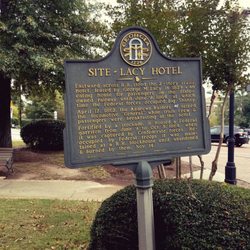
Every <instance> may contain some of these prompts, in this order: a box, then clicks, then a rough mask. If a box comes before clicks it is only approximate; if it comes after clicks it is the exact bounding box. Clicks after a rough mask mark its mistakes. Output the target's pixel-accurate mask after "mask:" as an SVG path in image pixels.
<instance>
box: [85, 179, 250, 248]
mask: <svg viewBox="0 0 250 250" xmlns="http://www.w3.org/2000/svg"><path fill="white" fill-rule="evenodd" d="M153 202H154V219H155V236H156V237H155V239H156V240H155V241H156V249H157V250H162V249H250V226H249V225H250V190H247V189H242V188H237V187H231V186H228V185H225V184H220V183H215V182H206V181H186V180H182V181H176V180H167V181H162V180H160V181H155V183H154V187H153ZM136 211H137V208H136V189H135V188H134V187H133V186H129V187H126V188H125V189H123V190H121V191H119V192H117V193H116V194H114V195H113V196H111V197H110V198H109V199H107V200H105V201H104V202H103V204H102V206H101V207H100V209H99V210H98V212H97V214H96V217H95V220H94V222H93V224H92V229H91V242H90V245H89V250H110V249H112V250H116V249H117V250H136V249H138V236H137V235H138V231H137V212H136Z"/></svg>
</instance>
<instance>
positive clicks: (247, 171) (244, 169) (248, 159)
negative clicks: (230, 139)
mask: <svg viewBox="0 0 250 250" xmlns="http://www.w3.org/2000/svg"><path fill="white" fill-rule="evenodd" d="M217 146H218V143H212V148H211V151H210V153H209V154H207V155H203V156H202V159H203V161H204V162H205V168H206V169H211V165H212V161H213V160H214V157H215V154H216V150H217ZM234 158H235V159H234V162H235V166H236V178H237V179H240V180H243V181H246V182H249V183H250V144H243V145H242V146H241V147H235V153H234ZM182 160H183V161H187V162H188V157H183V158H182ZM192 162H193V164H195V165H198V166H200V161H199V159H198V157H196V156H193V157H192ZM226 163H227V145H226V144H222V147H221V151H220V156H219V161H218V170H217V172H219V173H222V174H223V175H225V166H226Z"/></svg>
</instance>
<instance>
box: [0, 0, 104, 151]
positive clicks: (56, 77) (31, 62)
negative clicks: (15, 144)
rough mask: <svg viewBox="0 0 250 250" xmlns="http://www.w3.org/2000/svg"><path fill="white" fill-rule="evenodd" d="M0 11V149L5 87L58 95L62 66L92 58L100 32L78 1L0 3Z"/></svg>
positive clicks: (7, 139)
mask: <svg viewBox="0 0 250 250" xmlns="http://www.w3.org/2000/svg"><path fill="white" fill-rule="evenodd" d="M0 8H1V18H0V31H1V40H0V107H1V109H0V120H1V123H0V147H10V146H11V136H10V99H11V81H12V84H14V86H19V85H22V90H23V91H24V92H25V93H26V94H30V93H32V92H36V89H37V86H39V85H43V86H44V87H46V88H48V89H52V88H57V89H60V88H61V89H62V88H63V79H64V74H63V60H64V59H66V58H72V57H73V58H92V57H93V52H94V49H95V48H98V47H100V45H101V41H100V39H98V38H97V37H98V35H99V34H101V33H102V32H104V30H105V29H104V28H103V25H101V24H100V23H99V22H98V21H96V20H97V19H96V14H97V11H98V9H97V8H96V6H93V5H87V4H85V3H84V1H82V0H72V1H67V0H58V1H47V0H41V1H32V0H1V5H0ZM15 88H16V89H18V88H17V87H15Z"/></svg>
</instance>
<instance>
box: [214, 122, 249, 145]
mask: <svg viewBox="0 0 250 250" xmlns="http://www.w3.org/2000/svg"><path fill="white" fill-rule="evenodd" d="M220 131H221V126H215V127H212V128H211V129H210V134H211V142H219V140H220ZM228 139H229V126H225V127H224V136H223V143H228ZM234 139H235V146H236V147H241V146H242V145H243V144H245V143H248V142H249V137H248V134H247V132H244V130H243V129H241V128H240V127H236V126H235V127H234Z"/></svg>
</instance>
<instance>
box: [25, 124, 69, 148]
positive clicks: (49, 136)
mask: <svg viewBox="0 0 250 250" xmlns="http://www.w3.org/2000/svg"><path fill="white" fill-rule="evenodd" d="M64 127H65V124H64V122H62V121H55V120H39V121H33V122H31V123H29V124H27V125H25V126H24V127H22V129H21V137H22V139H23V141H24V142H25V143H26V144H27V145H28V146H29V147H31V148H32V149H39V150H61V149H63V129H64Z"/></svg>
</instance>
